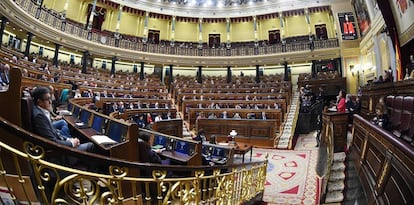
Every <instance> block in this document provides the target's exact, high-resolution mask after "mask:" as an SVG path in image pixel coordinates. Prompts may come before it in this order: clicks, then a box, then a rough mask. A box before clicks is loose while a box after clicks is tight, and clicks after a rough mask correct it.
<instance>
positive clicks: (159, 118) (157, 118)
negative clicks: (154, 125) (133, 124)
mask: <svg viewBox="0 0 414 205" xmlns="http://www.w3.org/2000/svg"><path fill="white" fill-rule="evenodd" d="M159 121H162V116H161V114H158V115H157V116H156V117H155V119H154V122H159Z"/></svg>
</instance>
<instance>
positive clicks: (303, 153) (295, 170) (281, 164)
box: [253, 149, 319, 205]
mask: <svg viewBox="0 0 414 205" xmlns="http://www.w3.org/2000/svg"><path fill="white" fill-rule="evenodd" d="M266 153H269V158H268V159H269V164H268V168H267V177H266V185H265V192H264V197H263V201H265V202H268V204H269V205H270V204H317V201H318V190H319V188H318V186H319V182H318V179H317V177H316V173H315V166H316V159H317V151H314V150H313V151H311V150H300V151H296V150H272V149H254V150H253V157H254V158H261V159H264V158H265V156H266Z"/></svg>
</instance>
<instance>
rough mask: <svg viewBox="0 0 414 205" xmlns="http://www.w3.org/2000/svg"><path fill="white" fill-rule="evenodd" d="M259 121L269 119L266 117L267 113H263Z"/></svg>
mask: <svg viewBox="0 0 414 205" xmlns="http://www.w3.org/2000/svg"><path fill="white" fill-rule="evenodd" d="M259 119H261V120H266V119H267V117H266V112H262V113H260V117H259Z"/></svg>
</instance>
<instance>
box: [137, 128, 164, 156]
mask: <svg viewBox="0 0 414 205" xmlns="http://www.w3.org/2000/svg"><path fill="white" fill-rule="evenodd" d="M150 138H151V136H150V134H149V133H148V132H145V131H140V132H139V133H138V143H140V142H141V143H142V145H143V146H140V148H141V149H140V158H141V159H140V162H149V163H155V164H162V163H163V161H162V160H161V157H160V156H159V155H158V154H157V152H158V153H161V152H162V149H158V150H155V151H154V150H153V149H152V148H151V145H150V144H149V139H150Z"/></svg>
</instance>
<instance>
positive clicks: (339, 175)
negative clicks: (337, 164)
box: [329, 171, 345, 181]
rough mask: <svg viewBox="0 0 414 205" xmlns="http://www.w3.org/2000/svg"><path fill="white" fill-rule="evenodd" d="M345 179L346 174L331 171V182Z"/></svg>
mask: <svg viewBox="0 0 414 205" xmlns="http://www.w3.org/2000/svg"><path fill="white" fill-rule="evenodd" d="M344 179H345V173H344V172H343V171H331V175H330V177H329V181H339V180H344Z"/></svg>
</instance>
